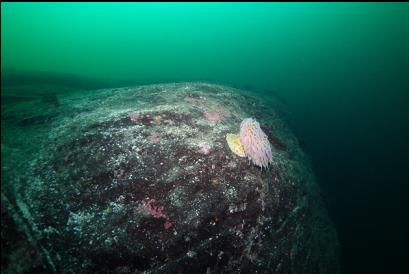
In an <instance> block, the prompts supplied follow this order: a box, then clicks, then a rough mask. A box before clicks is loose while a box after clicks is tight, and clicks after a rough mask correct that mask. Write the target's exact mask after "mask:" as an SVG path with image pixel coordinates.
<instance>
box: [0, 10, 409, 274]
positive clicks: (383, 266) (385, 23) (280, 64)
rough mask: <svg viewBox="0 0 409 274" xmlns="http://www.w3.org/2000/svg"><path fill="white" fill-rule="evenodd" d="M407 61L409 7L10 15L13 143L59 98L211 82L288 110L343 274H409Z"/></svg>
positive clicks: (5, 88) (7, 43) (6, 70)
mask: <svg viewBox="0 0 409 274" xmlns="http://www.w3.org/2000/svg"><path fill="white" fill-rule="evenodd" d="M408 49H409V5H408V4H407V3H335V4H329V3H314V4H311V3H236V4H230V3H200V4H195V3H152V4H151V3H38V4H34V3H2V4H1V75H2V82H1V96H2V130H7V128H3V120H4V119H5V118H4V117H3V112H4V111H7V110H8V109H9V108H11V107H15V106H16V104H22V103H27V102H30V101H33V100H39V99H40V100H43V101H45V102H48V103H49V104H50V107H58V105H59V104H60V102H59V101H58V99H56V98H55V97H53V96H57V97H58V96H64V95H66V94H72V93H75V92H86V91H87V90H93V89H98V88H115V87H123V86H128V85H139V84H152V83H167V82H185V81H202V82H211V83H219V84H224V85H229V86H233V87H237V88H241V89H245V90H249V91H251V92H252V93H253V95H255V96H257V97H259V98H260V99H262V100H263V99H265V100H266V101H267V99H268V98H272V97H274V98H278V99H279V100H280V101H281V103H282V104H283V105H285V106H286V112H285V119H286V121H287V122H288V123H289V125H290V126H291V127H292V130H293V131H294V132H295V133H296V134H297V137H298V139H299V140H300V143H301V144H302V145H303V148H304V150H305V151H306V152H307V153H308V155H309V157H310V158H311V159H312V165H313V168H314V172H315V174H316V175H317V179H318V181H319V184H320V186H321V188H322V190H323V196H324V198H325V200H326V202H327V207H328V208H329V212H330V215H331V218H332V220H333V221H334V223H335V224H336V228H337V231H338V235H339V238H340V242H341V263H342V267H343V271H344V272H345V273H351V272H361V273H362V272H371V273H374V272H385V271H390V267H391V266H392V267H393V268H396V269H397V271H398V272H399V270H400V268H401V267H404V264H405V261H404V260H403V258H404V257H405V255H406V254H407V252H408V250H407V246H408V245H407V244H405V243H407V241H408V238H407V231H408V223H407V221H406V220H405V216H403V214H404V212H405V210H406V211H407V208H408V206H407V202H406V200H407V198H406V197H407V194H408V192H409V187H408V185H407V182H408V181H409V172H408V167H409V156H408V155H409V153H408V152H409V113H408V112H409V111H408V109H409V95H408V94H409V93H408V92H409V51H408ZM51 94H53V96H51ZM40 118H41V117H40ZM26 122H27V123H30V122H33V121H26ZM34 122H35V121H34ZM42 122H46V121H42ZM27 134H30V132H27ZM3 153H4V151H3V133H2V157H3ZM23 160H24V159H21V161H23ZM2 169H3V165H2ZM16 176H18V174H16ZM3 183H4V182H3V177H2V185H3ZM2 203H3V201H2ZM3 256H5V257H7V254H3V253H2V262H3ZM375 262H376V263H375Z"/></svg>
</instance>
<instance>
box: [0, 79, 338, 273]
mask: <svg viewBox="0 0 409 274" xmlns="http://www.w3.org/2000/svg"><path fill="white" fill-rule="evenodd" d="M59 102H60V104H59V105H58V106H50V105H49V104H48V105H47V104H45V103H44V102H42V101H35V102H27V103H25V104H24V105H18V106H14V107H13V108H10V109H8V110H7V111H2V129H4V130H5V131H3V132H4V134H3V133H2V171H3V172H2V220H6V222H2V235H4V236H3V237H2V245H3V246H4V247H5V250H4V251H2V272H4V271H10V272H11V271H19V270H18V269H20V270H21V269H22V270H23V271H30V270H31V271H32V270H38V269H41V270H42V271H43V272H45V271H46V270H49V271H53V270H55V271H57V272H62V273H77V272H79V273H84V272H86V273H91V272H95V273H135V272H144V271H147V272H149V273H178V272H180V273H255V272H259V273H338V272H339V262H338V259H339V258H338V241H337V236H336V232H335V229H334V227H333V225H332V223H331V222H330V220H329V218H328V215H327V212H326V210H325V209H324V207H323V204H322V201H321V197H320V192H319V189H318V186H317V184H316V182H315V179H314V176H313V174H312V172H311V169H310V167H309V163H308V159H307V158H306V156H305V155H304V152H303V151H302V150H300V148H299V146H298V142H297V139H296V138H295V137H294V135H293V134H292V133H291V132H290V130H289V129H288V127H287V126H286V124H285V122H284V120H283V119H281V118H280V117H279V116H278V115H277V113H276V111H275V106H276V101H275V100H274V98H273V99H272V100H271V102H262V101H259V100H257V99H256V98H253V97H251V96H250V95H249V94H248V93H246V92H245V91H241V90H237V89H234V88H229V87H225V86H219V85H213V84H207V83H177V84H159V85H149V86H139V87H129V88H118V89H104V90H96V91H89V92H86V93H84V92H83V93H77V94H70V95H66V96H65V97H61V98H59ZM277 104H278V103H277ZM249 117H252V118H255V119H257V121H258V122H259V123H260V125H261V128H262V129H263V131H264V132H265V133H266V135H267V137H268V139H269V141H270V142H271V144H272V161H271V162H270V164H269V167H268V168H267V169H266V168H263V169H260V167H258V166H256V165H254V164H253V163H252V162H251V161H249V160H248V159H247V157H239V156H238V155H236V154H235V153H233V152H232V151H231V150H230V148H229V145H228V144H227V141H226V135H227V134H230V133H238V132H239V131H240V123H241V122H242V121H243V120H244V119H245V118H249ZM3 159H4V160H3ZM3 223H4V224H3ZM16 229H18V231H20V233H18V234H17V230H16ZM11 239H17V240H14V241H16V243H15V244H12V243H11ZM26 240H27V241H26ZM23 243H26V244H23ZM24 249H26V250H30V251H31V252H32V253H31V254H33V255H32V257H33V258H32V259H26V260H25V261H23V262H24V263H25V264H26V265H24V264H23V263H22V261H21V260H19V259H18V258H19V255H18V254H20V253H21V250H24ZM20 256H21V255H20ZM3 257H4V263H3Z"/></svg>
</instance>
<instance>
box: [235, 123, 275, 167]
mask: <svg viewBox="0 0 409 274" xmlns="http://www.w3.org/2000/svg"><path fill="white" fill-rule="evenodd" d="M240 141H241V143H242V144H243V148H244V151H245V153H246V155H247V157H248V158H249V159H250V160H251V161H252V162H253V163H254V164H255V165H258V166H260V167H267V166H268V164H269V163H270V162H271V161H272V158H273V156H272V152H271V145H270V142H269V141H268V138H267V135H266V134H265V133H264V132H263V130H262V129H261V128H260V124H259V123H258V122H257V121H256V120H255V119H253V118H246V119H244V120H243V121H242V122H241V124H240Z"/></svg>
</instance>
